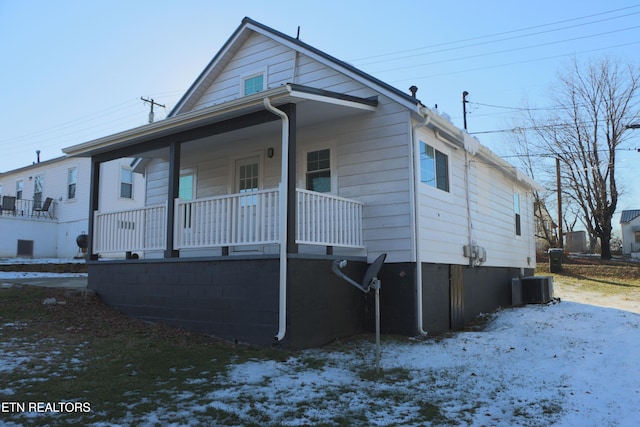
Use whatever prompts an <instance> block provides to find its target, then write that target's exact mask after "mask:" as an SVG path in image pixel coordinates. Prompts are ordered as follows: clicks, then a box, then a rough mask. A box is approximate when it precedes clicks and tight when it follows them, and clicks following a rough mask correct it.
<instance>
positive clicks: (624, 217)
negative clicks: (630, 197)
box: [620, 209, 640, 223]
mask: <svg viewBox="0 0 640 427" xmlns="http://www.w3.org/2000/svg"><path fill="white" fill-rule="evenodd" d="M639 216H640V209H632V210H627V211H622V214H621V215H620V223H623V222H631V221H633V220H634V219H636V218H637V217H639Z"/></svg>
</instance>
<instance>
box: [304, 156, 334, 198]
mask: <svg viewBox="0 0 640 427" xmlns="http://www.w3.org/2000/svg"><path fill="white" fill-rule="evenodd" d="M307 190H311V191H317V192H319V193H329V192H330V191H331V150H330V149H328V148H326V149H324V150H318V151H309V152H308V153H307Z"/></svg>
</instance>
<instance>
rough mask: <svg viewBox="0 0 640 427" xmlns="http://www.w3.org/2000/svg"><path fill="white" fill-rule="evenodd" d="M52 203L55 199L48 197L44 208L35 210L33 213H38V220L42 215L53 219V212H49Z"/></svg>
mask: <svg viewBox="0 0 640 427" xmlns="http://www.w3.org/2000/svg"><path fill="white" fill-rule="evenodd" d="M51 202H53V199H52V198H51V197H47V198H46V199H45V200H44V203H43V204H42V206H40V207H39V208H35V207H34V208H33V211H34V212H37V213H38V218H40V214H44V215H49V218H51V219H53V216H52V215H51V211H49V209H50V208H51Z"/></svg>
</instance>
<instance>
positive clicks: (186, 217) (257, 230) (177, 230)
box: [93, 189, 363, 253]
mask: <svg viewBox="0 0 640 427" xmlns="http://www.w3.org/2000/svg"><path fill="white" fill-rule="evenodd" d="M296 193H297V194H296V196H297V201H296V208H297V209H296V210H297V215H296V219H295V221H296V236H295V237H296V242H297V243H299V244H311V245H324V246H338V247H340V246H341V247H354V248H361V247H363V238H362V227H363V223H362V212H363V204H362V203H361V202H358V201H355V200H350V199H345V198H343V197H337V196H334V195H331V194H326V193H317V192H313V191H308V190H302V189H297V190H296ZM279 197H283V196H282V195H280V192H279V190H278V189H271V190H261V191H257V192H252V193H241V194H233V195H224V196H216V197H208V198H204V199H196V200H181V199H176V201H175V213H176V217H175V224H174V249H186V248H210V247H221V246H241V245H252V246H253V245H264V244H272V243H279V232H278V222H279V221H278V218H279V212H278V207H279ZM166 211H167V208H166V204H165V205H156V206H148V207H144V208H141V209H134V210H129V211H122V212H110V213H101V212H96V213H95V216H94V218H95V219H94V236H95V238H94V243H93V244H94V252H95V253H109V252H126V251H144V250H157V249H164V248H165V246H166Z"/></svg>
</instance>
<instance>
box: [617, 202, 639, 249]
mask: <svg viewBox="0 0 640 427" xmlns="http://www.w3.org/2000/svg"><path fill="white" fill-rule="evenodd" d="M620 228H621V229H622V255H626V256H630V257H632V258H640V209H632V210H625V211H622V214H621V215H620Z"/></svg>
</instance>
